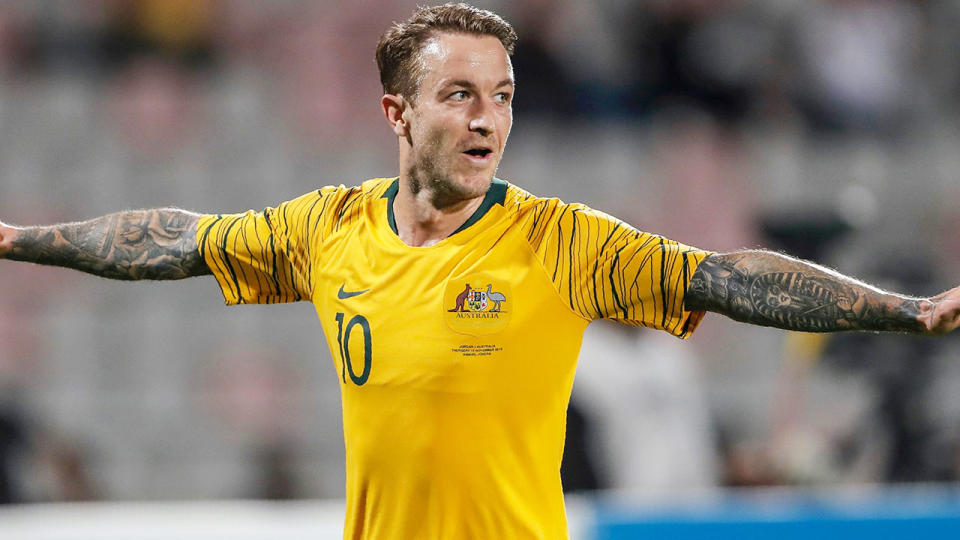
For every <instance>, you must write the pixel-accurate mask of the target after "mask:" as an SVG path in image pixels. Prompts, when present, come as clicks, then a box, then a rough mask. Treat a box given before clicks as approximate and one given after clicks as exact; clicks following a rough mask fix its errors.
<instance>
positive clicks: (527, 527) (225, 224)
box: [198, 179, 708, 539]
mask: <svg viewBox="0 0 960 540" xmlns="http://www.w3.org/2000/svg"><path fill="white" fill-rule="evenodd" d="M397 186H398V184H397V180H396V179H374V180H370V181H367V182H365V183H364V184H363V185H362V186H360V187H354V188H344V187H336V188H323V189H321V190H318V191H315V192H312V193H309V194H307V195H304V196H302V197H299V198H297V199H294V200H292V201H289V202H286V203H283V204H280V205H279V206H278V207H276V208H275V209H271V208H268V209H266V210H264V211H263V212H247V213H246V214H237V215H228V216H223V215H220V216H205V217H204V218H202V219H201V222H200V227H199V230H198V241H199V245H200V249H201V252H202V253H203V255H204V257H205V260H206V261H207V264H208V265H209V266H210V268H211V270H212V271H213V272H214V275H215V276H216V278H217V281H218V282H219V284H220V287H221V289H222V290H223V294H224V298H225V299H226V301H227V303H228V304H238V303H271V302H287V301H296V300H310V301H312V302H313V304H314V306H315V308H316V310H317V314H318V316H319V317H320V321H321V324H322V326H323V328H324V331H325V333H326V337H327V341H328V344H329V346H330V350H331V353H332V356H333V364H334V369H335V373H336V375H337V377H338V378H339V380H340V387H341V397H342V402H343V424H344V440H345V445H346V469H347V485H346V497H347V516H346V521H345V527H344V538H350V539H361V538H376V539H392V538H396V539H414V538H483V539H489V538H497V539H534V538H537V539H556V538H566V536H567V531H566V520H565V517H564V507H563V495H562V492H561V486H560V475H559V468H560V459H561V457H562V454H563V440H564V429H565V421H566V418H565V414H566V406H567V402H568V400H569V397H570V388H571V385H572V383H573V375H574V371H575V367H576V358H577V355H578V353H579V348H580V342H581V339H582V335H583V330H584V329H585V328H586V325H587V323H588V322H589V321H590V320H593V319H597V318H612V319H617V320H621V321H623V322H627V323H630V324H636V325H643V326H647V327H651V328H659V329H663V330H666V331H668V332H670V333H672V334H674V335H677V336H679V337H686V336H688V335H689V334H690V333H691V332H692V331H693V330H694V328H695V326H696V324H697V323H698V321H699V320H700V317H701V315H702V314H701V313H690V312H686V311H684V310H683V307H682V304H683V293H684V291H685V290H686V287H687V283H688V281H689V279H690V276H691V275H692V274H693V271H694V270H695V269H696V266H697V265H698V264H699V262H700V261H701V260H702V259H703V258H704V257H706V256H707V255H708V253H706V252H703V251H699V250H696V249H693V248H689V247H686V246H684V245H682V244H678V243H675V242H671V241H668V240H665V239H663V238H661V237H658V236H655V235H649V234H646V233H642V232H639V231H637V230H635V229H633V228H631V227H629V226H628V225H626V224H624V223H622V222H620V221H618V220H616V219H614V218H611V217H610V216H607V215H605V214H603V213H601V212H596V211H594V210H591V209H589V208H587V207H584V206H582V205H571V204H564V203H562V202H561V201H559V200H556V199H542V198H537V197H533V196H531V195H530V194H528V193H526V192H524V191H522V190H520V189H518V188H516V187H514V186H512V185H509V184H507V183H505V182H502V181H500V180H495V181H494V183H493V185H492V186H491V189H490V190H489V192H488V194H487V196H486V198H485V199H484V201H483V204H482V205H481V206H480V208H479V209H478V210H477V212H476V213H475V214H474V216H472V217H471V218H470V219H469V220H468V221H467V223H466V224H465V225H464V226H463V227H461V228H460V229H459V230H458V231H457V232H455V233H454V234H452V235H451V236H450V237H448V238H446V239H444V240H443V241H441V242H439V243H437V244H435V245H433V246H430V247H426V248H415V247H410V246H407V245H405V244H404V243H403V242H402V241H401V240H400V239H399V237H398V236H397V235H396V233H395V226H394V225H393V214H392V201H393V197H394V196H395V195H396V193H397Z"/></svg>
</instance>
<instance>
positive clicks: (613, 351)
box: [573, 321, 715, 495]
mask: <svg viewBox="0 0 960 540" xmlns="http://www.w3.org/2000/svg"><path fill="white" fill-rule="evenodd" d="M691 354H692V351H691V349H690V348H689V347H685V346H684V344H683V343H682V342H681V341H680V340H678V339H676V338H674V337H672V336H669V335H666V334H664V333H662V332H653V331H648V330H642V329H637V328H631V327H626V326H622V325H618V324H617V323H610V322H604V321H600V322H594V323H592V324H591V325H590V326H589V327H588V328H587V333H586V336H585V337H584V342H583V347H582V349H581V352H580V360H579V365H578V368H577V379H576V382H575V383H574V392H573V393H574V398H575V399H576V400H577V402H578V403H580V404H581V406H582V407H583V411H584V416H585V418H588V419H589V422H590V425H591V426H595V428H594V429H595V430H596V436H595V437H593V438H591V439H590V442H591V443H592V445H591V451H592V452H593V455H594V456H596V457H595V460H596V463H597V464H598V465H599V467H598V469H599V470H598V473H599V475H600V477H601V478H604V479H607V482H609V484H608V485H609V487H611V488H615V489H629V490H636V491H644V492H647V493H652V494H658V495H666V494H671V493H674V494H676V493H683V492H689V491H692V490H696V489H703V488H709V487H711V486H713V485H715V480H714V479H715V463H714V458H713V455H714V454H713V450H714V444H713V441H712V434H711V433H712V430H711V427H710V420H709V418H708V411H707V404H706V401H705V397H704V395H703V393H702V390H701V387H700V381H699V375H698V373H697V366H696V362H695V360H694V358H693V357H692V356H691Z"/></svg>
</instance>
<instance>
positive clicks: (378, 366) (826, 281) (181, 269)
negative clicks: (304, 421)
mask: <svg viewBox="0 0 960 540" xmlns="http://www.w3.org/2000/svg"><path fill="white" fill-rule="evenodd" d="M515 40H516V34H515V33H514V31H513V29H512V28H511V27H510V25H509V24H507V23H506V22H505V21H503V20H502V19H501V18H500V17H498V16H497V15H495V14H493V13H490V12H487V11H482V10H477V9H475V8H472V7H469V6H466V5H463V4H456V5H445V6H440V7H433V8H427V9H421V10H418V11H417V12H415V13H414V15H413V16H412V17H411V18H410V19H409V20H407V21H406V22H404V23H401V24H395V25H394V26H392V27H391V28H390V29H388V30H387V32H386V33H385V34H384V35H383V36H382V37H381V40H380V43H379V45H378V47H377V61H378V65H379V68H380V74H381V82H382V83H383V86H384V95H383V98H382V99H381V107H382V109H383V113H384V116H385V118H386V120H387V122H388V124H389V126H390V128H391V129H392V130H393V132H394V134H395V135H396V137H397V141H398V145H399V176H398V177H397V178H380V179H373V180H369V181H366V182H364V183H363V184H362V185H361V186H359V187H352V188H345V187H342V186H340V187H325V188H321V189H319V190H317V191H314V192H311V193H308V194H307V195H304V196H302V197H300V198H297V199H294V200H292V201H288V202H284V203H282V204H280V205H279V206H277V207H276V208H268V209H266V210H264V211H263V212H253V211H250V212H247V213H245V214H237V215H206V216H200V215H197V214H193V213H190V212H185V211H182V210H175V209H157V210H143V211H131V212H121V213H117V214H112V215H109V216H105V217H101V218H97V219H93V220H90V221H87V222H83V223H72V224H64V225H55V226H50V227H11V226H6V225H4V226H2V228H0V235H2V240H0V255H5V256H6V257H7V258H10V259H14V260H24V261H31V262H35V263H40V264H53V265H60V266H66V267H70V268H75V269H79V270H83V271H86V272H89V273H93V274H97V275H101V276H105V277H111V278H116V279H180V278H185V277H190V276H198V275H205V274H211V273H212V274H213V275H214V276H215V277H216V279H217V281H218V283H219V285H220V287H221V289H222V290H223V294H224V297H225V299H226V301H227V303H228V304H243V303H273V302H289V301H297V300H310V301H312V302H313V303H314V305H315V307H316V309H317V313H318V315H319V317H320V321H321V324H322V325H323V327H324V329H325V331H326V336H327V341H328V344H329V346H330V349H331V351H332V353H333V359H334V368H335V370H336V374H337V376H338V377H339V379H340V388H341V395H342V403H343V420H344V439H345V445H346V468H347V486H346V497H347V516H346V523H345V530H344V536H345V538H398V539H412V538H458V539H459V538H484V539H489V538H498V539H513V538H518V539H519V538H544V539H554V538H564V537H566V535H567V532H566V524H565V518H564V508H563V498H562V494H561V489H560V476H559V465H560V459H561V455H562V451H563V435H564V411H565V409H566V404H567V401H568V399H569V395H570V387H571V384H572V380H573V374H574V367H575V361H576V357H577V353H578V349H579V346H580V339H581V336H582V334H583V331H584V329H585V327H586V325H587V323H589V322H590V321H591V320H593V319H600V318H608V319H614V320H620V321H623V322H626V323H629V324H634V325H641V326H647V327H651V328H658V329H663V330H666V331H668V332H670V333H671V334H674V335H676V336H679V337H687V336H689V335H690V333H691V332H693V330H694V329H695V327H696V326H697V324H698V323H699V322H700V319H701V318H702V316H703V311H704V310H710V311H716V312H718V313H723V314H726V315H728V316H731V317H733V318H735V319H738V320H741V321H745V322H750V323H753V324H762V325H770V326H778V327H781V328H789V329H794V330H807V331H834V330H854V329H862V330H897V331H904V332H916V333H944V332H948V331H950V330H953V329H954V328H955V327H956V326H957V325H958V317H960V289H954V290H952V291H950V292H948V293H944V294H942V295H940V296H938V297H935V298H927V299H920V298H908V297H904V296H900V295H895V294H889V293H885V292H882V291H879V290H877V289H875V288H872V287H870V286H867V285H864V284H862V283H859V282H856V281H853V280H851V279H849V278H846V277H843V276H841V275H839V274H836V273H834V272H832V271H830V270H826V269H824V268H820V267H817V266H814V265H811V264H808V263H804V262H801V261H797V260H794V259H790V258H787V257H784V256H781V255H777V254H773V253H767V252H758V251H743V252H736V253H729V254H712V253H709V252H706V251H701V250H698V249H694V248H691V247H687V246H684V245H682V244H678V243H676V242H672V241H669V240H666V239H664V238H661V237H658V236H655V235H651V234H647V233H643V232H640V231H637V230H635V229H633V228H631V227H630V226H628V225H626V224H624V223H622V222H620V221H618V220H616V219H614V218H612V217H610V216H607V215H605V214H602V213H600V212H596V211H593V210H590V209H589V208H586V207H584V206H582V205H576V204H564V203H562V202H560V201H558V200H556V199H542V198H537V197H534V196H532V195H530V194H528V193H526V192H524V191H522V190H520V189H518V188H517V187H515V186H513V185H510V184H508V183H506V182H504V181H502V180H498V179H495V178H494V173H495V171H496V169H497V165H498V163H499V161H500V158H501V156H502V154H503V151H504V147H505V144H506V140H507V135H508V134H509V132H510V127H511V122H512V112H511V99H512V96H513V90H514V77H513V72H512V68H511V64H510V57H509V56H510V54H511V53H512V50H513V46H514V42H515ZM495 307H496V309H495Z"/></svg>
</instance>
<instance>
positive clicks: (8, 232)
mask: <svg viewBox="0 0 960 540" xmlns="http://www.w3.org/2000/svg"><path fill="white" fill-rule="evenodd" d="M16 235H17V229H16V228H14V227H11V226H9V225H7V224H6V223H4V222H2V221H0V259H3V258H5V257H6V256H7V253H9V252H10V250H11V249H13V239H14V237H15V236H16Z"/></svg>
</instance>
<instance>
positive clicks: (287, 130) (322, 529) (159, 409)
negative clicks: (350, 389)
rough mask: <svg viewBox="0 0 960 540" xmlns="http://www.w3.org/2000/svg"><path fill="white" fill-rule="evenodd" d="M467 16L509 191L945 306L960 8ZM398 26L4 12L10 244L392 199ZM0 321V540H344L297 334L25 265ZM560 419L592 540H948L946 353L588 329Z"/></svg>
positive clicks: (637, 1) (726, 2) (322, 375)
mask: <svg viewBox="0 0 960 540" xmlns="http://www.w3.org/2000/svg"><path fill="white" fill-rule="evenodd" d="M477 5H479V6H481V7H488V8H492V9H494V10H496V11H498V12H499V13H501V14H503V15H504V16H505V17H506V18H507V19H508V20H510V21H511V22H513V23H514V24H515V26H516V27H517V30H518V31H519V34H520V36H521V42H520V43H519V45H518V48H517V54H516V57H515V58H514V64H515V68H516V72H517V81H518V93H517V96H516V101H515V127H514V132H513V135H512V137H511V141H510V144H509V146H508V150H507V155H506V158H505V159H504V162H503V164H502V166H501V169H500V173H499V176H501V177H503V178H506V179H508V180H511V181H513V182H515V183H517V184H519V185H520V186H522V187H524V188H526V189H528V190H529V191H532V192H533V193H536V194H540V195H555V196H559V197H561V198H563V199H565V200H568V201H582V202H585V203H587V204H589V205H591V206H593V207H595V208H597V209H600V210H604V211H607V212H609V213H611V214H614V215H617V216H619V217H621V218H623V219H625V220H627V221H629V222H631V223H632V224H634V225H636V226H637V227H639V228H641V229H644V230H648V231H652V232H657V233H660V234H663V235H666V236H668V237H671V238H674V239H676V240H679V241H682V242H685V243H688V244H692V245H696V246H699V247H703V248H708V249H713V250H729V249H736V248H740V247H758V246H765V247H770V248H774V249H784V250H787V251H789V252H791V253H795V254H798V255H801V256H804V257H811V258H815V259H817V260H819V261H821V262H824V263H827V264H830V265H832V266H835V267H837V268H839V269H840V270H841V271H844V272H847V273H851V274H853V275H857V276H860V277H862V278H864V279H866V280H869V281H873V282H877V283H880V284H882V285H884V286H888V287H892V288H897V289H901V290H904V291H907V292H910V293H914V294H918V295H920V294H930V293H934V292H939V291H940V290H942V289H944V288H946V287H948V286H951V285H953V284H956V283H957V282H958V281H960V279H958V278H960V272H958V270H957V269H958V268H960V234H958V230H960V151H958V150H960V54H958V52H960V33H958V32H957V28H958V27H960V2H956V1H955V0H911V1H908V0H642V1H641V0H633V1H631V0H595V1H592V2H578V1H573V0H570V1H566V2H559V1H550V0H531V1H507V0H502V1H492V2H486V1H484V2H477ZM413 7H414V2H410V1H406V0H354V1H351V2H333V1H321V2H306V1H292V0H284V1H276V2H257V1H254V0H246V1H213V0H140V1H108V0H82V1H75V2H66V1H58V0H5V1H3V2H2V3H0V126H2V129H0V219H2V220H4V221H7V222H11V223H16V224H23V225H30V224H42V223H50V222H58V221H72V220H79V219H86V218H90V217H94V216H97V215H101V214H104V213H108V212H111V211H115V210H119V209H126V208H138V207H156V206H166V205H172V206H178V207H183V208H188V209H193V210H197V211H206V212H233V211H242V210H245V209H248V208H256V209H259V208H263V207H264V206H268V205H273V204H276V203H278V202H280V201H283V200H286V199H289V198H292V197H295V196H297V195H300V194H302V193H305V192H307V191H309V190H310V189H313V188H315V187H317V186H320V185H326V184H340V183H343V184H347V185H352V184H356V183H359V182H361V181H362V180H365V179H367V178H370V177H375V176H392V175H394V174H395V172H396V162H395V159H396V158H395V155H396V147H395V142H394V141H393V139H392V137H391V136H390V134H389V132H388V131H387V129H386V128H385V126H384V122H383V120H382V119H381V117H380V113H379V108H378V98H379V96H380V88H379V84H378V77H377V73H376V65H375V63H374V61H373V48H374V45H375V43H376V40H377V38H378V36H379V34H380V32H381V31H382V30H383V29H384V28H385V27H386V26H387V24H388V23H389V22H391V21H393V20H398V19H403V18H405V17H406V16H407V15H409V13H410V12H411V10H412V8H413ZM0 299H2V301H0V502H3V503H9V504H8V505H7V506H5V507H0V536H2V537H3V538H50V539H53V538H171V537H176V538H208V537H210V534H217V535H218V537H223V538H251V539H252V538H291V539H292V538H336V537H338V535H339V527H340V522H341V520H342V503H340V502H338V500H339V498H340V497H342V494H343V485H344V474H343V444H342V436H341V426H340V411H339V395H338V389H337V383H336V378H335V377H334V376H333V375H332V372H331V371H330V369H331V368H330V358H329V353H328V351H327V349H326V345H325V342H324V340H323V338H322V335H321V330H320V328H319V325H318V322H317V321H316V317H315V313H314V311H313V309H312V307H311V306H310V305H309V304H300V305H290V306H271V307H245V308H233V309H226V308H224V307H223V306H222V299H221V297H220V295H219V292H218V290H217V287H216V285H215V284H214V282H213V281H212V280H208V279H198V280H191V281H188V282H180V283H175V284H171V283H159V284H143V283H138V284H127V283H116V282H108V281H106V280H100V279H96V278H92V277H88V276H84V275H81V274H78V273H72V272H68V271H64V270H58V269H49V268H40V267H35V266H29V265H22V264H15V263H2V264H0ZM572 403H573V405H572V409H571V414H570V429H569V438H568V445H567V455H566V457H565V464H564V471H563V473H564V480H565V485H566V487H567V489H569V490H570V492H571V496H570V497H569V500H570V506H571V528H572V532H573V534H574V537H575V538H605V539H614V538H632V537H634V535H637V534H642V533H646V534H648V535H650V537H660V536H661V535H672V537H675V538H685V537H687V536H683V535H684V534H688V535H690V536H689V537H703V536H704V535H707V536H710V537H712V538H726V537H727V536H723V534H728V533H729V534H730V535H731V536H730V537H733V534H736V535H737V537H742V536H743V534H745V533H749V532H750V531H753V532H754V533H757V531H758V530H759V529H749V528H747V529H737V528H736V527H741V526H742V527H750V526H759V525H757V524H763V523H767V524H769V523H781V522H782V523H802V524H805V525H803V526H812V527H816V526H824V527H827V528H826V529H821V530H820V532H821V533H822V532H823V531H824V530H826V531H837V530H846V531H848V533H845V534H844V537H846V538H856V537H860V536H863V537H866V536H867V535H870V536H871V537H873V538H877V537H884V536H883V534H887V536H885V537H898V536H897V534H899V533H897V532H896V531H899V529H897V528H896V527H895V526H892V525H891V523H899V524H901V525H903V524H906V525H907V526H908V527H911V528H912V529H911V530H913V531H924V534H923V535H922V536H925V537H928V538H933V537H937V535H938V534H941V535H942V534H944V533H943V531H946V530H951V529H950V528H951V527H952V530H953V531H955V530H956V527H957V523H958V521H957V517H958V516H960V503H958V501H960V494H958V490H957V489H956V486H958V484H957V482H958V479H960V339H958V338H957V337H951V338H946V339H940V340H925V339H911V338H908V337H900V336H893V337H890V336H885V337H877V336H868V337H863V336H846V335H845V336H834V337H829V338H820V337H812V336H805V335H794V334H787V333H784V332H779V331H774V330H766V329H760V328H752V327H746V326H740V325H736V324H734V323H731V322H729V321H727V320H724V319H723V318H722V317H719V316H709V317H707V319H706V321H705V323H704V324H703V326H702V327H701V329H700V331H699V332H698V333H697V335H696V336H695V337H694V338H693V339H692V340H691V341H690V342H687V343H681V342H679V341H677V340H673V339H672V338H669V337H666V336H660V335H654V334H653V333H651V332H640V331H635V330H634V331H625V330H623V329H620V328H614V327H610V326H605V325H602V324H600V325H594V326H592V327H591V329H590V330H589V331H588V336H587V340H586V342H585V344H584V350H583V353H582V358H581V365H580V371H579V374H578V381H577V383H576V385H575V389H574V398H573V402H572ZM258 501H272V502H271V503H265V502H258ZM277 501H282V502H277ZM41 503H45V504H41ZM55 503H56V504H55ZM63 503H68V504H63ZM75 503H82V504H75ZM839 522H842V523H845V524H846V525H843V526H848V527H853V528H852V529H837V528H835V527H841V525H838V524H837V523H839ZM711 523H712V524H713V525H712V526H714V529H710V528H709V527H710V526H711V525H710V524H711ZM718 523H719V524H724V523H726V524H728V525H729V524H733V525H732V526H733V527H734V529H723V530H720V529H718V528H717V527H721V526H720V525H717V524H718ZM851 523H852V524H853V525H851ZM175 524H179V525H180V526H181V527H180V528H175V527H176V526H177V525H175ZM751 524H753V525H751ZM818 524H819V525H818ZM856 524H860V525H863V526H864V527H867V528H866V529H858V528H857V527H858V526H859V525H856ZM659 526H663V527H667V529H657V528H656V527H659ZM85 527H86V528H85ZM170 527H174V528H170ZM644 527H646V528H644ZM651 527H652V528H651ZM870 527H879V529H870ZM918 527H920V528H918ZM923 527H928V528H923ZM938 527H939V528H938ZM721 528H722V527H721ZM791 530H793V529H791ZM799 530H801V531H803V532H802V533H800V534H801V535H800V536H797V537H809V534H807V533H810V534H813V533H812V532H811V530H809V529H802V528H801V529H799ZM723 531H726V533H725V532H723ZM730 531H733V532H730ZM878 531H879V532H880V533H881V534H880V536H877V532H878ZM761 532H763V533H764V534H767V533H771V531H770V530H762V531H761ZM777 534H783V533H782V531H780V532H777ZM941 537H947V536H941ZM783 538H792V537H790V536H783Z"/></svg>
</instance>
